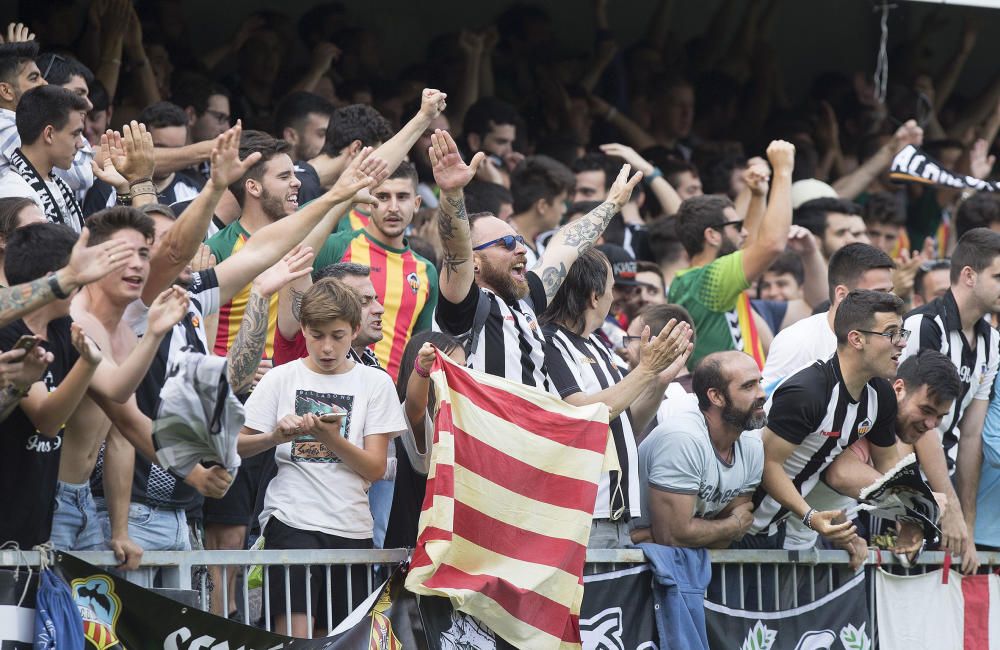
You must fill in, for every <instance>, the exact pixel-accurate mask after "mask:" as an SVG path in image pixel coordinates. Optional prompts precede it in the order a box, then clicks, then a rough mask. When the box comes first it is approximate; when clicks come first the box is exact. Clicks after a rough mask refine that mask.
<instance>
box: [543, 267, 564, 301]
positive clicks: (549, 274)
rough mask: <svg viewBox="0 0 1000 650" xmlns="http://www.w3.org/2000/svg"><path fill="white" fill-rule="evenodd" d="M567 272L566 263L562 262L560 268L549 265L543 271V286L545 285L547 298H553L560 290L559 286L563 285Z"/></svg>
mask: <svg viewBox="0 0 1000 650" xmlns="http://www.w3.org/2000/svg"><path fill="white" fill-rule="evenodd" d="M567 273H568V271H567V270H566V265H565V264H563V263H561V262H560V263H559V268H558V269H557V268H556V267H554V266H549V267H546V268H545V270H544V271H542V286H544V287H545V297H546V298H548V299H549V300H552V298H553V296H555V295H556V292H557V291H559V287H561V286H562V283H563V280H565V279H566V274H567Z"/></svg>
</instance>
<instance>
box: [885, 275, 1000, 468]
mask: <svg viewBox="0 0 1000 650" xmlns="http://www.w3.org/2000/svg"><path fill="white" fill-rule="evenodd" d="M903 327H905V328H906V329H908V330H910V332H912V334H911V335H910V340H909V341H908V342H907V344H906V348H905V349H904V350H903V356H902V357H901V359H905V358H906V357H908V356H910V355H913V354H916V353H917V352H918V351H919V350H920V349H922V348H930V349H931V350H938V351H939V352H941V353H942V354H944V355H945V356H947V357H948V358H949V359H951V362H952V363H953V364H955V368H956V369H957V370H958V378H959V380H960V381H961V382H962V390H961V393H960V394H959V397H958V399H956V400H955V401H954V403H952V405H951V409H949V411H948V415H947V416H945V418H944V420H942V421H941V426H940V431H941V436H942V443H943V445H944V449H945V455H946V456H947V458H948V467H949V469H952V470H954V467H955V458H956V456H957V454H958V438H959V436H960V432H959V429H958V423H959V421H961V419H962V416H963V415H964V414H965V409H966V407H968V406H969V404H971V403H972V400H974V399H982V400H989V399H990V391H991V390H992V388H993V380H994V379H995V378H996V374H997V365H998V363H1000V335H998V334H997V331H996V330H995V329H993V328H992V327H990V324H989V323H988V322H987V321H986V320H985V319H980V320H979V321H977V322H976V324H975V326H974V328H973V329H974V331H975V334H976V336H975V347H973V346H970V345H969V342H968V341H967V340H966V339H965V334H963V333H962V317H961V315H960V314H959V313H958V304H957V303H956V302H955V296H954V295H953V294H952V293H951V291H948V293H946V294H944V295H943V296H941V297H940V298H936V299H934V300H932V301H930V302H929V303H927V304H926V305H923V306H922V307H919V308H917V309H914V310H913V311H912V312H910V313H909V314H908V315H907V316H906V321H905V323H904V325H903Z"/></svg>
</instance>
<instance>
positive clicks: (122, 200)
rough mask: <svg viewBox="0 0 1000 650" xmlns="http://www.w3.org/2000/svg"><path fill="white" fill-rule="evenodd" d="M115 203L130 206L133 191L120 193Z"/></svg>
mask: <svg viewBox="0 0 1000 650" xmlns="http://www.w3.org/2000/svg"><path fill="white" fill-rule="evenodd" d="M115 203H117V204H118V205H121V206H124V207H126V208H127V207H129V206H130V205H132V193H131V192H129V193H128V194H118V195H117V196H116V197H115Z"/></svg>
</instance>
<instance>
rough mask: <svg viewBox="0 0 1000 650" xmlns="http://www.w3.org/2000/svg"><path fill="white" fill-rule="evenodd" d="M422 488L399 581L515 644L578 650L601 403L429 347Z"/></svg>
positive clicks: (599, 460)
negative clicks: (580, 401) (484, 369)
mask: <svg viewBox="0 0 1000 650" xmlns="http://www.w3.org/2000/svg"><path fill="white" fill-rule="evenodd" d="M431 380H432V382H433V386H434V390H435V395H436V400H437V404H436V407H437V415H436V417H435V420H434V429H435V433H434V447H433V450H432V452H431V467H430V471H429V473H428V477H427V496H426V498H425V500H424V505H423V510H422V512H421V515H420V526H419V532H418V536H417V546H416V549H415V550H414V554H413V560H412V563H411V566H410V573H409V575H408V576H407V578H406V588H407V589H409V590H410V591H413V592H414V593H417V594H422V595H430V596H444V597H447V598H449V599H450V600H451V603H452V606H453V607H454V608H455V609H456V610H459V611H462V612H465V613H467V614H470V615H472V616H475V617H476V618H477V619H479V620H480V621H481V622H483V623H484V624H485V625H487V626H488V627H489V628H490V629H492V630H493V632H494V633H496V634H497V635H499V636H501V637H503V638H504V639H505V640H507V641H508V642H509V643H512V644H513V645H514V646H516V647H518V648H526V649H529V650H550V649H551V650H554V649H564V648H566V649H568V648H580V647H581V646H580V604H581V602H582V601H583V579H582V574H583V564H584V560H585V557H586V551H587V540H588V538H589V536H590V526H591V520H592V517H593V512H594V504H595V501H596V498H597V483H598V481H599V480H600V476H601V474H602V472H607V471H611V470H617V469H618V460H617V458H618V457H617V454H616V453H615V449H614V442H613V440H612V438H611V436H610V435H609V429H608V409H607V407H606V406H605V405H604V404H594V405H591V406H587V407H574V406H570V405H569V404H567V403H565V402H563V401H562V400H560V399H558V398H556V397H555V396H553V395H550V394H548V393H545V392H542V391H540V390H537V389H534V388H531V387H528V386H524V385H522V384H517V383H514V382H511V381H507V380H505V379H502V378H499V377H494V376H492V375H487V374H484V373H480V372H476V371H473V370H470V369H468V368H462V367H459V366H457V365H455V364H454V363H452V362H451V361H448V360H446V359H445V358H444V357H443V356H442V355H441V354H438V359H437V361H436V362H435V364H434V367H433V369H432V373H431Z"/></svg>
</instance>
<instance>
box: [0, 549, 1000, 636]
mask: <svg viewBox="0 0 1000 650" xmlns="http://www.w3.org/2000/svg"><path fill="white" fill-rule="evenodd" d="M73 555H75V556H77V557H79V558H80V559H82V560H84V561H86V562H89V563H91V564H94V565H96V566H101V567H108V568H110V569H113V568H114V567H115V566H116V565H117V561H116V560H115V557H114V554H113V553H111V552H103V551H102V552H80V553H74V554H73ZM408 556H409V552H408V551H407V550H406V549H386V550H366V549H357V550H351V549H339V550H261V551H149V552H147V553H145V554H144V555H143V563H142V570H144V571H147V572H150V573H151V574H153V573H155V574H158V580H157V582H156V586H157V587H163V588H167V589H173V590H181V592H186V593H187V594H188V595H191V594H194V595H195V596H196V597H195V599H194V602H190V603H189V604H190V605H194V606H197V607H200V608H201V609H203V610H206V611H208V610H209V608H210V603H211V600H210V599H211V597H213V592H214V596H215V597H218V598H221V602H222V604H223V608H224V609H223V611H225V608H228V603H229V596H230V594H229V580H228V576H229V574H230V572H233V571H236V572H238V573H239V574H240V578H241V579H239V580H238V582H237V589H238V594H237V609H238V610H239V611H240V616H239V618H238V620H239V621H240V622H242V623H245V624H247V625H254V624H257V625H261V626H262V627H264V628H265V629H267V630H272V627H273V624H274V619H275V617H276V616H280V615H281V614H284V615H285V616H284V618H285V620H286V621H290V619H291V613H292V612H291V609H292V607H291V598H292V594H291V589H290V586H289V580H288V578H289V575H290V571H291V569H292V567H305V572H306V578H307V579H306V582H305V585H306V594H305V596H306V603H307V611H306V614H307V616H309V617H312V616H313V614H314V612H313V611H312V605H311V603H312V600H313V598H312V596H313V594H312V593H311V584H312V580H311V579H312V577H313V575H314V573H315V574H318V576H319V580H320V583H321V587H322V592H323V593H321V594H318V596H319V598H318V600H319V602H320V603H322V604H323V606H322V607H321V608H320V611H319V612H316V613H315V614H316V616H315V620H316V628H317V629H320V630H322V629H326V630H331V629H333V628H334V627H335V626H336V624H337V623H339V621H340V619H341V618H343V617H342V616H337V617H335V616H334V612H333V610H332V605H331V603H332V602H333V600H334V598H333V596H334V594H337V595H346V599H347V603H348V604H349V605H350V607H349V608H348V611H350V609H351V608H353V607H354V606H357V605H358V604H360V603H361V602H362V601H363V600H364V599H365V598H366V597H367V596H368V594H369V593H370V592H371V591H372V590H373V589H374V588H375V587H377V586H378V584H380V582H381V581H382V580H383V579H384V578H385V577H387V575H388V571H391V569H392V567H394V566H395V565H396V564H398V563H400V562H403V561H405V560H406V559H407V558H408ZM710 557H711V560H712V564H713V583H712V585H711V586H710V588H709V592H712V590H713V589H715V592H714V593H710V594H709V595H710V596H711V597H712V600H714V601H715V602H719V603H721V604H722V605H724V606H730V607H734V608H735V607H739V609H749V610H753V611H779V610H781V609H784V608H788V607H798V606H799V604H800V600H801V601H802V603H804V604H808V603H812V602H815V601H816V600H817V599H820V598H822V597H824V596H825V595H827V594H829V593H832V592H833V591H835V590H836V589H837V588H839V587H841V586H842V585H843V584H845V582H846V581H847V580H849V579H853V578H854V577H855V576H856V573H855V572H853V571H849V570H848V568H847V564H848V555H847V553H845V552H844V551H822V550H809V551H772V550H766V551H765V550H713V551H710ZM39 561H40V554H39V552H37V551H11V550H2V551H0V568H13V567H17V566H21V567H24V566H32V567H37V566H38V565H39ZM980 561H981V562H982V569H981V571H982V572H989V571H992V570H994V569H995V568H997V567H1000V553H980ZM943 562H944V553H941V552H926V553H924V554H923V555H921V557H920V558H919V559H918V561H917V563H916V564H915V566H914V567H912V568H909V569H905V568H903V567H902V566H901V565H900V563H899V562H898V560H897V559H896V558H895V556H893V555H892V554H891V553H888V552H884V551H883V552H882V553H878V552H877V551H870V552H869V557H868V561H867V563H866V564H867V567H866V568H868V569H869V572H868V576H867V577H868V578H869V579H868V580H867V582H868V584H867V589H868V595H869V598H870V601H869V617H870V621H871V623H872V627H870V628H869V629H875V627H874V624H875V621H874V602H875V598H874V590H875V580H874V579H870V578H871V577H872V574H871V570H872V569H874V568H875V567H876V566H891V567H894V568H893V569H892V570H893V571H894V572H905V573H926V572H927V571H929V570H935V569H937V568H940V567H941V565H942V563H943ZM641 564H645V556H644V555H643V553H642V551H641V550H639V549H621V550H604V549H601V550H598V549H592V550H589V551H588V552H587V565H586V568H585V571H584V573H585V574H594V573H603V572H607V571H614V570H618V569H621V568H626V567H629V566H635V565H641ZM257 565H262V566H264V567H265V570H264V571H263V585H262V588H261V589H260V592H259V596H258V595H257V593H255V592H256V590H252V589H250V588H249V585H248V583H247V580H246V579H245V577H246V576H247V575H248V574H249V573H250V569H251V567H254V566H257ZM207 567H220V568H221V570H222V575H223V579H222V581H221V584H220V585H218V586H217V587H215V588H214V589H213V587H212V585H210V583H209V578H208V571H207V570H206V569H207ZM266 567H271V568H272V570H271V571H269V570H267V569H266ZM338 567H344V569H345V570H346V572H347V575H348V576H349V577H352V578H356V577H357V574H356V572H358V571H363V572H364V585H365V587H366V588H365V589H364V590H363V591H364V593H356V590H355V589H354V588H353V582H354V581H353V580H351V579H347V580H345V581H344V584H338V581H337V580H334V579H333V572H334V569H335V568H338ZM275 571H277V572H278V574H279V577H280V572H281V571H284V585H285V588H284V598H283V602H277V603H275V602H272V600H273V598H272V597H271V596H270V589H269V587H270V581H271V579H272V577H271V574H272V573H274V572H275ZM377 572H380V573H379V575H376V573H377ZM789 584H791V589H790V590H789V589H787V588H786V589H781V588H780V587H781V586H782V585H784V586H786V587H787V586H788V585H789ZM338 590H340V591H338ZM345 590H346V594H344V593H343V592H344V591H345ZM789 592H790V593H791V597H792V602H791V603H788V602H781V598H780V595H779V594H781V593H789ZM324 596H325V597H324ZM323 623H325V625H324V624H323ZM289 624H290V623H289ZM274 631H275V632H278V633H285V634H287V633H289V631H290V630H289V629H288V628H286V629H278V630H274ZM309 636H310V637H311V636H312V635H311V634H310V635H309Z"/></svg>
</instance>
